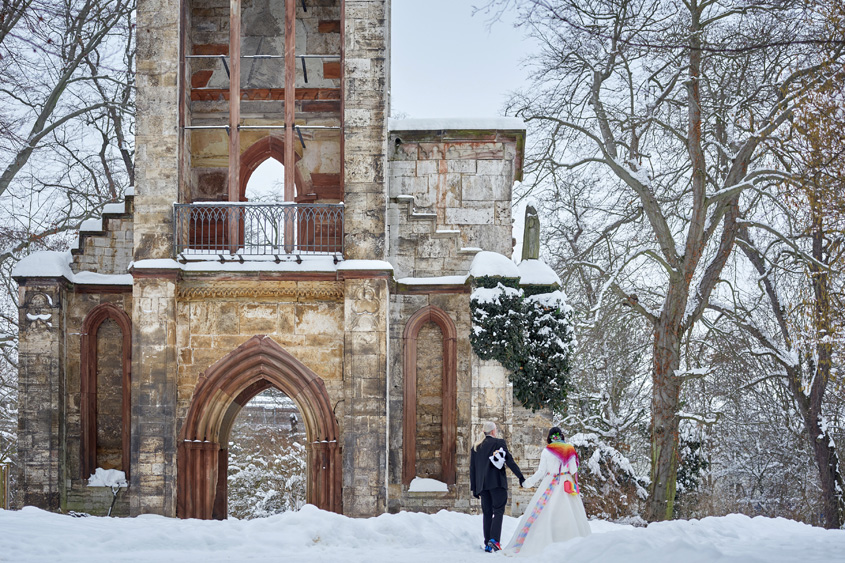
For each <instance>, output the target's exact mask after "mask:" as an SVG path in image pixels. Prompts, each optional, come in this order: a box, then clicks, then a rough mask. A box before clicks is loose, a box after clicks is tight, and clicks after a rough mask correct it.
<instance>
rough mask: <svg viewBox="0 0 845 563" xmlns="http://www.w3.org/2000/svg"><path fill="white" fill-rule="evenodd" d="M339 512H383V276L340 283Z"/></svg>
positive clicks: (385, 300)
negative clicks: (341, 477) (341, 328)
mask: <svg viewBox="0 0 845 563" xmlns="http://www.w3.org/2000/svg"><path fill="white" fill-rule="evenodd" d="M344 294H345V300H344V337H343V338H344V340H343V388H344V396H343V406H342V417H343V418H342V423H341V436H342V441H343V442H342V446H343V512H344V514H346V515H347V516H356V517H358V516H372V515H374V514H381V513H382V512H384V511H385V509H386V499H385V493H386V488H387V476H386V474H385V469H386V463H387V459H386V457H387V451H386V448H387V442H386V440H387V433H388V426H387V425H388V418H387V402H386V401H385V390H386V388H387V380H386V375H387V330H388V297H389V294H388V287H387V276H386V275H385V276H382V277H370V276H362V277H361V278H357V279H356V278H352V279H346V280H345V281H344Z"/></svg>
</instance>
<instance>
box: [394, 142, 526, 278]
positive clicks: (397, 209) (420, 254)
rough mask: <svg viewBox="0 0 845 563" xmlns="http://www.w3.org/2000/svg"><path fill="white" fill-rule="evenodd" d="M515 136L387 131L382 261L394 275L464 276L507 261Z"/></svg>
mask: <svg viewBox="0 0 845 563" xmlns="http://www.w3.org/2000/svg"><path fill="white" fill-rule="evenodd" d="M523 136H524V132H522V131H469V132H468V131H448V130H447V131H440V130H438V131H391V133H390V143H389V147H390V158H389V195H390V202H389V205H388V212H387V227H388V233H389V251H388V260H390V262H391V263H392V264H393V266H394V268H395V270H396V277H397V278H404V277H432V276H449V275H463V274H466V273H467V271H468V270H469V266H470V264H471V263H472V258H473V257H474V255H475V252H477V251H478V250H479V249H483V250H490V251H493V252H498V253H500V254H504V255H506V256H510V254H511V251H512V235H511V229H512V225H511V189H512V186H513V182H514V179H515V177H516V176H517V172H518V168H519V166H520V165H521V164H520V159H521V152H520V147H521V143H522V138H523Z"/></svg>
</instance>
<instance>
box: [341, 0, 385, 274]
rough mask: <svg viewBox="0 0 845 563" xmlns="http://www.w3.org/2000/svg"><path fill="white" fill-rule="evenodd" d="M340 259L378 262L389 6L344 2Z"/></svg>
mask: <svg viewBox="0 0 845 563" xmlns="http://www.w3.org/2000/svg"><path fill="white" fill-rule="evenodd" d="M344 6H345V9H344V26H343V55H344V59H343V64H344V68H343V103H344V106H343V107H344V109H343V127H344V130H343V176H344V178H343V181H344V204H345V218H344V221H345V230H346V235H345V241H344V243H345V255H346V258H348V259H363V260H367V259H369V260H382V259H384V255H385V212H386V207H387V198H386V188H385V169H386V167H387V159H386V155H387V116H388V90H389V78H388V73H389V69H390V60H389V32H390V2H389V1H387V0H344Z"/></svg>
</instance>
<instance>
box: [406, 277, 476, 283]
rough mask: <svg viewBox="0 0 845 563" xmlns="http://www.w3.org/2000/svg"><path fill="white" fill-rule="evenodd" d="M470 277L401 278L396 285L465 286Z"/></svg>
mask: <svg viewBox="0 0 845 563" xmlns="http://www.w3.org/2000/svg"><path fill="white" fill-rule="evenodd" d="M468 277H469V276H436V277H430V278H401V279H398V280H396V283H398V284H401V285H464V284H465V283H466V282H467V278H468Z"/></svg>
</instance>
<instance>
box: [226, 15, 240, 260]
mask: <svg viewBox="0 0 845 563" xmlns="http://www.w3.org/2000/svg"><path fill="white" fill-rule="evenodd" d="M240 121H241V0H230V4H229V201H238V200H239V199H240V186H239V185H238V182H239V180H240V175H241V172H240V161H241V139H240V134H239V131H238V125H239V124H240ZM238 219H239V218H238V216H237V215H236V214H235V213H234V212H232V211H230V212H229V220H228V223H229V224H228V232H229V237H228V238H229V251H230V252H231V253H232V254H234V253H235V252H237V249H238V246H239V242H240V241H239V238H240V237H239V236H238V234H239V233H240V228H239V225H238Z"/></svg>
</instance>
